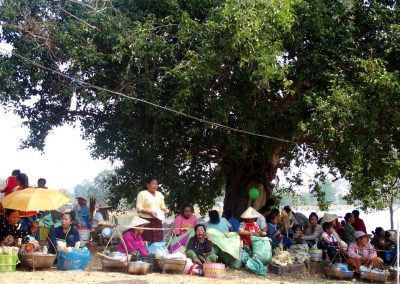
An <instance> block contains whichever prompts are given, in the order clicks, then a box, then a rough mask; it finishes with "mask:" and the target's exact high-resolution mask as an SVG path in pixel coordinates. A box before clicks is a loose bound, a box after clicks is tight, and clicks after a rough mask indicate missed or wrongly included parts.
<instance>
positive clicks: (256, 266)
mask: <svg viewBox="0 0 400 284" xmlns="http://www.w3.org/2000/svg"><path fill="white" fill-rule="evenodd" d="M242 262H243V263H244V268H246V269H247V270H249V271H251V272H254V273H255V274H258V275H261V276H267V267H266V266H265V265H264V264H263V263H262V262H261V261H260V260H259V259H257V258H256V259H254V258H251V257H250V256H249V254H248V253H247V252H246V251H243V252H242Z"/></svg>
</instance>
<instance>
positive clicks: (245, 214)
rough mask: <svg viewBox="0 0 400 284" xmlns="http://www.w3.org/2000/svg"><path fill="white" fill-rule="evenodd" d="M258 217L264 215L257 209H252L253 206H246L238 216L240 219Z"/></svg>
mask: <svg viewBox="0 0 400 284" xmlns="http://www.w3.org/2000/svg"><path fill="white" fill-rule="evenodd" d="M259 217H264V216H263V215H261V214H260V213H258V212H257V210H256V209H254V208H253V207H249V208H247V209H246V211H244V212H243V214H242V215H241V216H240V218H242V219H255V218H259Z"/></svg>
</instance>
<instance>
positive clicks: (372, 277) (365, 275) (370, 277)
mask: <svg viewBox="0 0 400 284" xmlns="http://www.w3.org/2000/svg"><path fill="white" fill-rule="evenodd" d="M389 275H390V273H389V272H388V271H383V273H376V272H371V271H362V272H361V273H360V279H361V280H365V281H370V282H374V283H376V282H383V283H385V282H386V280H388V279H389Z"/></svg>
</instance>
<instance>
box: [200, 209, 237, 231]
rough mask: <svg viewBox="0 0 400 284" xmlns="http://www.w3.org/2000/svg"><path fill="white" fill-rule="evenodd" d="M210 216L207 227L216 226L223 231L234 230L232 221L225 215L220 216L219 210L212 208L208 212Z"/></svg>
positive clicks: (215, 227)
mask: <svg viewBox="0 0 400 284" xmlns="http://www.w3.org/2000/svg"><path fill="white" fill-rule="evenodd" d="M208 216H209V217H210V221H208V222H207V223H206V228H207V229H209V228H214V229H216V230H218V231H220V232H222V233H228V232H232V231H233V228H232V225H231V223H229V222H228V220H226V219H225V218H224V217H219V213H218V211H217V210H211V211H210V212H208Z"/></svg>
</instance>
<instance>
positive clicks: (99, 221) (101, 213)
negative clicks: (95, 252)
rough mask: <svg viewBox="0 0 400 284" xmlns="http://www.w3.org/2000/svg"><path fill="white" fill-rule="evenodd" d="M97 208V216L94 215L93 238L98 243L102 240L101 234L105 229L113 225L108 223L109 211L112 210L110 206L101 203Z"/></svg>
mask: <svg viewBox="0 0 400 284" xmlns="http://www.w3.org/2000/svg"><path fill="white" fill-rule="evenodd" d="M96 207H97V210H96V214H94V216H93V222H92V238H93V240H96V241H97V240H100V237H101V235H100V234H101V232H102V231H103V229H104V228H109V227H111V224H110V223H108V220H109V216H108V209H110V206H108V205H107V204H106V203H104V202H99V203H98V204H96ZM107 223H108V224H107Z"/></svg>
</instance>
